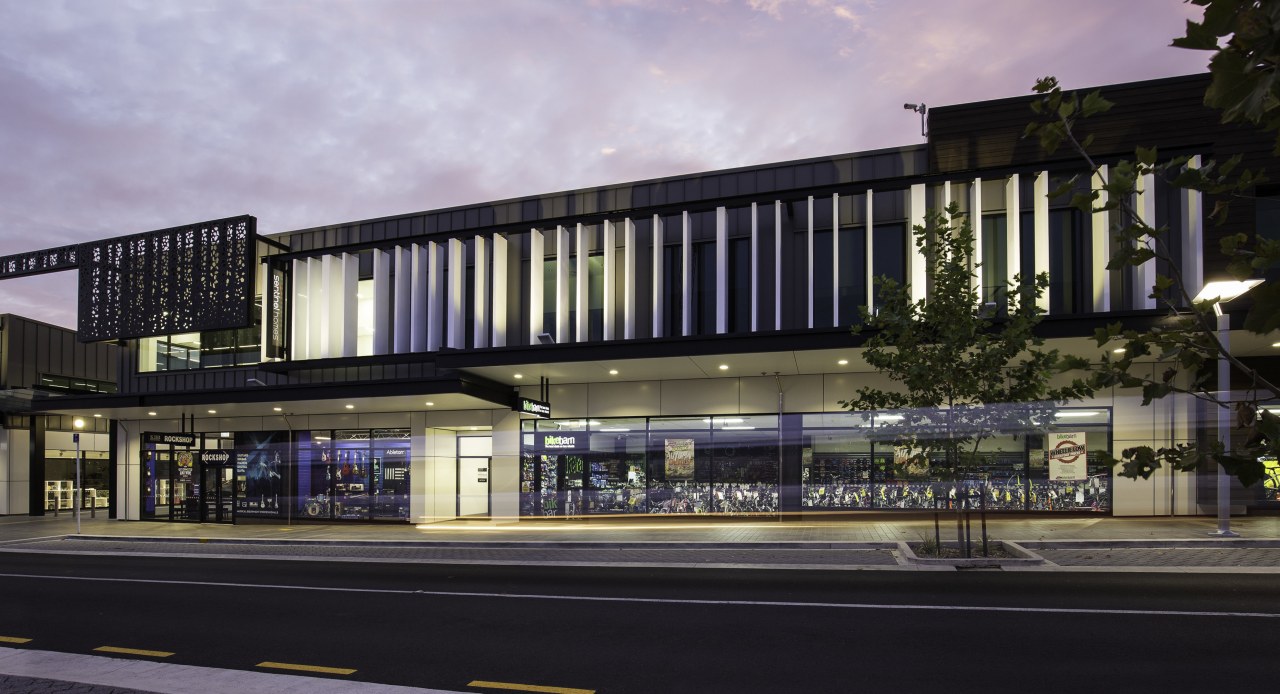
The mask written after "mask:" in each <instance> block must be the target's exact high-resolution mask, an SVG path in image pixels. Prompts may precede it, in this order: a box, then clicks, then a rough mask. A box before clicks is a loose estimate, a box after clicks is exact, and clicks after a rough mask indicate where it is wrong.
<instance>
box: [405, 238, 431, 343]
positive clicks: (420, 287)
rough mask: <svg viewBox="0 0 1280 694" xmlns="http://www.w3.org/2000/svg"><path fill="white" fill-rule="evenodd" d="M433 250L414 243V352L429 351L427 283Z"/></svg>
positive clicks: (412, 290) (412, 328) (412, 312)
mask: <svg viewBox="0 0 1280 694" xmlns="http://www.w3.org/2000/svg"><path fill="white" fill-rule="evenodd" d="M431 274H432V271H431V252H430V250H429V249H428V247H427V246H424V245H422V244H418V243H415V244H413V274H412V275H411V277H410V284H411V285H412V288H411V292H412V294H411V295H410V296H411V298H410V308H409V311H410V315H411V316H412V319H411V320H410V323H409V330H410V332H409V350H410V351H412V352H425V351H427V324H428V320H427V318H428V316H427V285H428V284H430V281H429V275H431Z"/></svg>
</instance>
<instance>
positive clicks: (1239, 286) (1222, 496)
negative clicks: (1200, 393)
mask: <svg viewBox="0 0 1280 694" xmlns="http://www.w3.org/2000/svg"><path fill="white" fill-rule="evenodd" d="M1261 283H1262V280H1243V281H1224V282H1208V283H1206V284H1205V285H1204V288H1203V289H1201V290H1200V293H1199V294H1196V298H1195V301H1212V302H1213V313H1214V315H1215V316H1217V319H1218V325H1217V329H1218V342H1220V343H1221V344H1222V350H1223V353H1222V354H1219V355H1218V400H1219V402H1222V403H1227V402H1230V400H1231V362H1229V361H1227V353H1228V352H1229V351H1230V348H1231V342H1230V339H1231V338H1230V335H1229V331H1230V329H1231V316H1229V315H1227V314H1226V313H1224V312H1223V310H1222V303H1223V302H1225V301H1231V300H1232V299H1234V298H1236V297H1238V296H1240V295H1241V294H1244V293H1245V292H1247V291H1249V290H1250V289H1253V288H1254V287H1256V286H1257V285H1259V284H1261ZM1218 440H1219V441H1220V442H1222V447H1223V449H1224V450H1230V448H1231V408H1229V407H1224V406H1222V405H1219V406H1218ZM1209 534H1210V535H1213V536H1214V537H1240V533H1237V532H1235V531H1233V530H1232V529H1231V477H1230V476H1229V475H1227V471H1226V468H1224V467H1222V464H1221V463H1219V464H1218V529H1217V530H1215V531H1213V532H1211V533H1209Z"/></svg>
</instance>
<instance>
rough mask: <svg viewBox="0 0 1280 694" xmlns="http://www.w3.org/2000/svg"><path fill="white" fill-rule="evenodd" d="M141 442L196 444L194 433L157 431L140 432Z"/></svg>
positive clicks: (177, 444)
mask: <svg viewBox="0 0 1280 694" xmlns="http://www.w3.org/2000/svg"><path fill="white" fill-rule="evenodd" d="M142 442H143V443H161V444H168V445H170V446H194V445H196V435H195V434H166V433H164V432H158V431H144V432H142Z"/></svg>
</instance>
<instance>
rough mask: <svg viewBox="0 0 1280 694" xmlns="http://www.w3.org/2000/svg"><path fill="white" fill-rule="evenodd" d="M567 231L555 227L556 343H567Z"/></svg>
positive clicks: (568, 290) (560, 227)
mask: <svg viewBox="0 0 1280 694" xmlns="http://www.w3.org/2000/svg"><path fill="white" fill-rule="evenodd" d="M570 291H572V290H570V289H569V230H568V229H566V228H564V227H562V226H557V227H556V342H557V343H559V344H564V343H566V342H568V341H569V292H570Z"/></svg>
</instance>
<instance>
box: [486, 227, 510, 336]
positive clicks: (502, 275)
mask: <svg viewBox="0 0 1280 694" xmlns="http://www.w3.org/2000/svg"><path fill="white" fill-rule="evenodd" d="M509 252H510V251H509V250H508V247H507V237H505V236H503V235H502V234H494V235H493V313H492V315H491V317H490V321H491V322H492V324H493V331H492V334H493V339H492V341H491V342H490V343H489V344H490V345H492V346H494V347H506V346H507V291H508V290H507V286H508V285H507V272H508V269H507V253H509Z"/></svg>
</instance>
